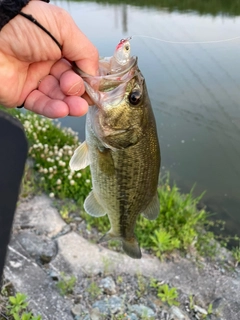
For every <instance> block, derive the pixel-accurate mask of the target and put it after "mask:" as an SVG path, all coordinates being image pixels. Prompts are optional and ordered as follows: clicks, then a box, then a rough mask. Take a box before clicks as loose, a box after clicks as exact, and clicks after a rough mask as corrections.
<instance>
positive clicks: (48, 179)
mask: <svg viewBox="0 0 240 320" xmlns="http://www.w3.org/2000/svg"><path fill="white" fill-rule="evenodd" d="M10 113H13V114H14V116H15V117H17V118H18V119H19V120H20V121H21V123H22V124H23V126H24V128H25V131H26V135H27V138H28V141H29V157H30V158H32V159H33V160H34V161H33V162H34V165H33V171H34V172H35V174H34V176H35V179H36V180H35V184H37V185H38V187H39V188H40V189H41V190H43V191H44V192H45V193H47V194H48V195H49V196H50V197H53V198H57V199H64V201H65V200H66V199H71V201H72V200H74V201H75V203H76V205H77V206H78V207H79V208H81V209H80V210H79V211H83V210H82V205H83V201H84V199H85V198H86V196H87V195H88V193H89V192H90V190H91V176H90V170H89V168H87V169H85V170H81V172H71V171H70V168H69V161H70V158H71V156H72V154H73V152H74V150H75V149H76V148H77V147H78V145H79V141H78V137H77V134H76V133H75V132H73V131H72V130H71V129H66V128H61V127H60V124H59V123H58V122H56V121H54V120H49V119H46V118H43V117H41V116H37V115H35V114H32V113H30V112H27V113H20V112H19V111H17V110H11V111H10ZM28 181H30V182H29V184H27V187H28V188H29V189H30V190H31V186H32V185H33V182H32V180H31V179H28ZM25 184H26V183H25ZM158 194H159V197H160V203H161V208H160V212H159V216H158V218H157V219H156V220H154V221H149V220H147V219H145V218H143V217H142V216H141V215H140V216H139V219H138V221H137V225H136V230H135V233H136V236H137V238H138V241H139V243H140V246H141V247H143V248H146V249H148V250H150V251H151V252H152V253H154V254H155V255H156V256H157V257H159V258H160V259H163V258H164V255H166V254H167V253H170V252H172V251H174V250H175V249H178V250H180V251H181V252H194V253H195V252H199V253H200V254H201V255H209V256H212V257H213V256H214V255H215V254H216V247H215V246H214V245H212V244H213V243H214V241H213V239H214V234H213V233H211V232H208V231H204V230H205V229H204V228H205V227H206V226H207V225H209V224H210V223H209V220H208V213H207V212H206V211H205V210H203V209H202V210H198V208H197V206H198V203H199V201H200V199H201V197H202V195H200V196H199V197H194V196H193V190H191V191H190V192H189V193H188V194H182V193H181V192H180V190H179V189H178V187H177V186H176V185H175V184H173V186H170V179H169V176H166V177H165V178H162V179H161V183H160V186H159V188H158ZM71 206H73V207H74V206H75V205H72V204H71ZM74 210H76V208H75V207H74ZM60 211H61V214H62V216H63V218H64V219H65V220H66V221H68V220H69V213H70V212H71V211H72V209H71V208H69V207H68V206H66V207H62V208H61V210H60ZM82 217H83V218H84V219H85V220H86V222H87V228H88V229H91V227H96V228H97V229H98V230H99V231H100V232H101V233H106V232H107V231H108V230H109V229H110V224H109V220H108V217H107V216H104V217H101V218H95V217H91V216H89V215H88V214H86V213H84V212H83V213H82ZM210 244H211V245H210ZM114 245H115V243H114ZM236 258H237V260H238V256H237V253H236Z"/></svg>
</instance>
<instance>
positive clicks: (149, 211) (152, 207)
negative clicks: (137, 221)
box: [142, 192, 160, 220]
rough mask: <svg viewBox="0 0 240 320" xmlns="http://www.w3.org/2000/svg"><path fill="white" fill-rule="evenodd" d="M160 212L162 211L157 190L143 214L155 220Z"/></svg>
mask: <svg viewBox="0 0 240 320" xmlns="http://www.w3.org/2000/svg"><path fill="white" fill-rule="evenodd" d="M159 212H160V203H159V198H158V193H157V192H156V194H155V196H154V197H153V199H152V201H151V202H150V203H149V205H148V206H147V208H146V209H145V210H144V211H143V213H142V214H143V216H144V218H146V219H148V220H154V219H156V218H157V216H158V214H159Z"/></svg>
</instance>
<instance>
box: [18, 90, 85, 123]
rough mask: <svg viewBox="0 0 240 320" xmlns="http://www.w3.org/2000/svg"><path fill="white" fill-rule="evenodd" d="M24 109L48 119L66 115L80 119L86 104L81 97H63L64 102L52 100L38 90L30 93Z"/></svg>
mask: <svg viewBox="0 0 240 320" xmlns="http://www.w3.org/2000/svg"><path fill="white" fill-rule="evenodd" d="M24 107H25V108H26V109H28V110H30V111H32V112H35V113H38V114H41V115H44V116H46V117H48V118H53V119H54V118H63V117H66V116H67V115H71V116H75V117H80V116H82V115H84V114H85V113H86V112H87V110H88V104H87V102H86V101H85V100H84V99H82V98H81V97H75V96H70V97H65V98H64V100H63V101H62V100H55V99H54V100H53V99H51V98H49V97H48V96H46V95H45V94H44V93H42V92H40V91H39V90H34V91H32V92H31V93H30V94H29V96H28V97H27V99H26V101H25V103H24Z"/></svg>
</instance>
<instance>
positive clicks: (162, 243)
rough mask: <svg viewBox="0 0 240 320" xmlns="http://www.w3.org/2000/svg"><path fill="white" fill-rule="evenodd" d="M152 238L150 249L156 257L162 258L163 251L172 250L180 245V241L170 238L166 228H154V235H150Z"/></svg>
mask: <svg viewBox="0 0 240 320" xmlns="http://www.w3.org/2000/svg"><path fill="white" fill-rule="evenodd" d="M150 239H151V240H152V247H151V249H152V250H153V251H154V253H155V254H156V256H157V257H158V258H162V254H163V253H164V252H168V251H172V250H174V249H177V248H179V247H180V241H179V240H178V239H176V238H172V236H171V234H170V233H168V232H167V231H166V230H164V229H162V230H155V231H154V235H153V236H150Z"/></svg>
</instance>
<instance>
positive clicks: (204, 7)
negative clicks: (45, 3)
mask: <svg viewBox="0 0 240 320" xmlns="http://www.w3.org/2000/svg"><path fill="white" fill-rule="evenodd" d="M78 1H81V0H78ZM94 1H95V2H97V3H108V4H109V3H110V4H129V5H133V6H141V7H142V6H146V7H154V8H156V9H164V10H169V11H170V12H172V11H181V12H189V11H195V12H198V13H199V14H211V15H213V16H216V15H218V14H222V15H224V14H225V15H230V16H237V15H240V3H239V1H235V0H201V1H200V0H198V1H196V0H182V1H178V0H94Z"/></svg>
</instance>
